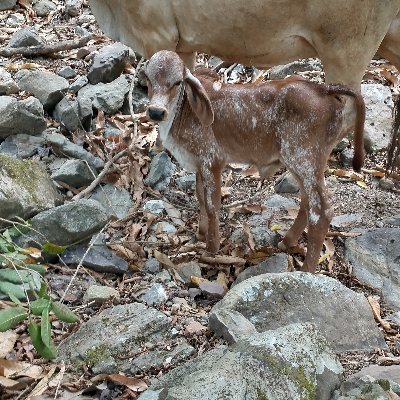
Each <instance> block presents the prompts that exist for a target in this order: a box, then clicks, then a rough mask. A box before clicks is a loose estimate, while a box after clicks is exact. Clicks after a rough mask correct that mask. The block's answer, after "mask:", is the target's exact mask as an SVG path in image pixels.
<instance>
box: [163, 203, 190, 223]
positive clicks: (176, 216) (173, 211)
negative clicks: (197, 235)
mask: <svg viewBox="0 0 400 400" xmlns="http://www.w3.org/2000/svg"><path fill="white" fill-rule="evenodd" d="M164 208H165V211H166V212H167V214H168V216H169V217H170V218H171V221H172V222H173V223H174V224H176V225H179V226H185V223H184V222H183V221H182V219H181V212H180V211H179V210H178V209H177V208H176V207H174V206H173V205H172V204H171V203H168V202H167V201H164Z"/></svg>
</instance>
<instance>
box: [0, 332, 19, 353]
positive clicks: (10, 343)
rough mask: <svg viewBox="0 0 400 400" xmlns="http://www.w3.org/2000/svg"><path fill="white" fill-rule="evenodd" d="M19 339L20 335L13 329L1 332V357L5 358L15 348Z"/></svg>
mask: <svg viewBox="0 0 400 400" xmlns="http://www.w3.org/2000/svg"><path fill="white" fill-rule="evenodd" d="M17 339H18V335H17V334H16V333H15V332H14V331H12V330H8V331H6V332H0V359H1V358H5V357H6V355H7V354H8V353H9V352H10V351H12V350H13V348H14V344H15V342H16V341H17Z"/></svg>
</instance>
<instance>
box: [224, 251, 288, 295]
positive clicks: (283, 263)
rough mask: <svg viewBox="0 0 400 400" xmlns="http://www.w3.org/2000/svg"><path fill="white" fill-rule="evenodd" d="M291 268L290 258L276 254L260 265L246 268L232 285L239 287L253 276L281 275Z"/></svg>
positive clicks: (282, 254)
mask: <svg viewBox="0 0 400 400" xmlns="http://www.w3.org/2000/svg"><path fill="white" fill-rule="evenodd" d="M289 271H290V267H289V263H288V256H287V254H284V253H278V254H274V255H272V256H271V257H268V258H267V259H266V260H265V261H263V262H262V263H260V264H257V265H252V266H251V267H248V268H246V269H245V270H244V271H242V272H241V273H240V274H239V275H238V277H237V278H236V280H235V282H233V283H232V286H231V288H233V287H234V286H236V285H238V284H239V283H240V282H243V281H244V280H245V279H249V278H251V277H253V276H258V275H262V274H268V273H280V272H289Z"/></svg>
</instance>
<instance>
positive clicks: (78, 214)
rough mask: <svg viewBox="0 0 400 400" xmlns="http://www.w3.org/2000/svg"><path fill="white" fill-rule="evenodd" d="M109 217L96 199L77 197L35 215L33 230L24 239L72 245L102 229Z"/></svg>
mask: <svg viewBox="0 0 400 400" xmlns="http://www.w3.org/2000/svg"><path fill="white" fill-rule="evenodd" d="M108 219H109V215H108V214H107V212H106V211H105V210H104V208H103V207H102V206H101V205H100V204H99V203H98V202H97V201H94V200H85V199H83V200H77V201H74V202H71V203H68V204H64V205H63V206H59V207H54V208H52V209H50V210H47V211H43V212H41V213H39V214H37V215H35V216H34V217H33V218H32V220H31V221H32V228H33V231H32V232H31V233H29V235H28V234H27V235H26V237H25V240H27V241H32V240H34V241H37V242H39V243H45V242H46V241H49V242H51V243H54V244H57V245H60V246H69V245H71V244H73V243H77V242H80V241H82V240H84V239H86V238H89V237H90V236H91V235H93V234H94V233H96V232H99V231H100V230H101V229H102V228H103V227H104V226H105V224H106V223H107V222H108ZM35 232H39V235H38V234H37V233H35Z"/></svg>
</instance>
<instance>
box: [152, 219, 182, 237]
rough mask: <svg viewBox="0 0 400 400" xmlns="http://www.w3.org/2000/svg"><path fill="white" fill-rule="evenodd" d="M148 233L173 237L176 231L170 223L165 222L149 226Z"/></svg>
mask: <svg viewBox="0 0 400 400" xmlns="http://www.w3.org/2000/svg"><path fill="white" fill-rule="evenodd" d="M150 231H152V232H160V233H166V234H171V235H173V234H175V233H176V232H177V229H176V227H175V226H174V225H172V224H171V223H169V222H167V221H161V222H156V223H154V224H153V225H151V227H150Z"/></svg>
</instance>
